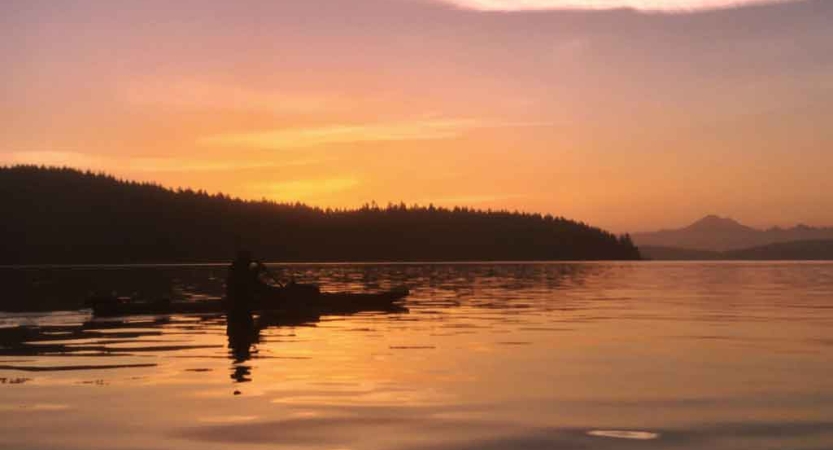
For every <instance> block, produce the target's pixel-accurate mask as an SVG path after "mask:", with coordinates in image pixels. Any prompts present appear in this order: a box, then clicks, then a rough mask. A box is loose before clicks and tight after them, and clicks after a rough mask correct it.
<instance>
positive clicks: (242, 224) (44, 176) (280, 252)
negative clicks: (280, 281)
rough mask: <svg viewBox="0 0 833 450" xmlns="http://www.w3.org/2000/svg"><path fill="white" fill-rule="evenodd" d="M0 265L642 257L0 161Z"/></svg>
mask: <svg viewBox="0 0 833 450" xmlns="http://www.w3.org/2000/svg"><path fill="white" fill-rule="evenodd" d="M0 211H3V217H4V218H3V222H4V223H3V230H2V231H3V235H2V237H0V239H2V251H0V264H8V265H14V264H82V263H92V264H103V263H145V262H146V263H163V262H219V261H227V260H229V259H230V258H231V257H232V256H233V255H234V254H235V250H236V249H237V248H239V246H241V245H243V246H246V247H247V248H249V249H251V250H253V251H254V252H256V253H257V255H258V256H259V257H260V259H262V260H264V261H287V262H297V261H319V262H326V261H450V260H458V261H473V260H485V261H495V260H513V261H519V260H628V259H639V257H640V255H639V250H638V249H637V248H636V247H635V246H634V244H633V243H632V242H631V239H630V237H629V236H627V235H624V236H620V237H617V236H615V235H613V234H611V233H608V232H606V231H603V230H601V229H599V228H594V227H591V226H589V225H586V224H584V223H580V222H576V221H572V220H568V219H565V218H563V217H553V216H550V215H546V216H544V215H540V214H527V213H518V212H508V211H482V210H475V209H469V208H453V209H446V208H436V207H434V206H428V207H420V206H413V207H408V206H406V205H404V204H399V205H389V206H387V207H385V208H380V207H377V206H375V205H367V206H365V207H362V208H360V209H355V210H333V209H326V210H325V209H320V208H313V207H309V206H305V205H302V204H281V203H275V202H271V201H266V200H264V201H245V200H240V199H236V198H231V197H229V196H226V195H223V194H216V195H209V194H207V193H205V192H203V191H193V190H190V189H185V190H183V189H178V190H171V189H167V188H164V187H161V186H158V185H155V184H148V183H136V182H129V181H121V180H118V179H116V178H114V177H112V176H108V175H103V174H94V173H91V172H82V171H78V170H75V169H68V168H46V167H36V166H14V167H2V168H0Z"/></svg>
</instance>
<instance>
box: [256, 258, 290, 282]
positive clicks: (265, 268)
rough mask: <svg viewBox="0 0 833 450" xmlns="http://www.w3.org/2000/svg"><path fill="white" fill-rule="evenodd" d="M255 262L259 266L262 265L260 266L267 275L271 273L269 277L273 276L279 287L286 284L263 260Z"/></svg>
mask: <svg viewBox="0 0 833 450" xmlns="http://www.w3.org/2000/svg"><path fill="white" fill-rule="evenodd" d="M255 263H256V264H257V266H258V267H260V268H261V269H262V270H263V272H264V273H265V274H266V275H269V278H271V279H272V281H274V282H275V284H277V285H278V286H279V287H284V284H283V283H281V281H280V280H279V279H278V277H277V276H275V274H274V273H273V272H272V271H271V270H269V268H268V267H266V266H265V265H264V264H263V263H262V262H260V261H255Z"/></svg>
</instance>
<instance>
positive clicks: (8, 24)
mask: <svg viewBox="0 0 833 450" xmlns="http://www.w3.org/2000/svg"><path fill="white" fill-rule="evenodd" d="M622 8H626V9H628V11H623V10H621V9H622ZM635 11H637V12H644V13H645V14H642V13H637V12H635ZM521 12H522V14H518V13H521ZM665 13H673V14H665ZM831 18H833V5H831V2H829V1H824V0H821V1H819V0H816V1H780V2H779V1H775V2H769V1H757V0H750V1H729V0H708V1H658V0H651V1H638V0H600V1H585V2H580V1H571V0H564V1H561V0H525V1H508V0H507V1H503V0H409V1H401V0H356V1H354V2H350V7H349V8H345V7H344V5H341V3H339V2H332V1H328V0H310V1H303V2H302V1H286V2H266V1H263V2H260V1H256V2H252V3H250V4H248V5H247V6H246V7H242V6H238V5H235V4H232V3H229V2H220V1H205V2H187V1H186V2H176V3H171V2H163V1H147V2H136V3H131V4H130V6H128V5H127V4H122V3H117V2H101V1H94V0H83V1H78V2H72V3H61V4H60V5H56V4H55V3H54V2H46V1H43V2H41V1H25V2H24V1H16V0H15V1H9V2H3V4H2V6H0V24H2V26H3V29H4V34H5V35H6V39H4V40H3V42H2V43H0V60H2V61H4V64H3V65H4V69H5V70H4V72H3V75H2V76H0V77H2V79H3V83H2V87H0V91H2V92H0V131H1V132H2V134H0V164H48V165H66V166H71V167H78V168H82V169H92V170H95V171H104V172H108V173H112V174H114V175H116V176H118V177H122V178H127V179H135V180H140V181H150V182H158V183H161V184H163V185H165V186H169V187H173V188H176V187H183V188H186V187H190V188H193V189H203V190H206V191H208V192H224V193H227V194H230V195H233V196H239V197H243V198H249V199H261V198H269V199H273V200H279V201H292V202H294V201H301V202H308V203H311V204H314V205H317V206H322V207H357V206H360V205H362V204H364V203H369V202H373V201H375V202H377V203H378V204H381V205H384V204H387V203H388V202H393V203H397V204H398V203H399V202H405V203H407V204H414V203H420V204H428V203H434V204H440V205H445V206H455V205H461V206H476V207H481V208H493V209H504V208H505V209H510V210H523V211H533V212H541V213H551V214H554V215H561V216H566V217H570V218H575V219H577V220H582V221H586V222H588V223H592V224H594V225H598V226H601V227H604V228H607V229H611V230H614V231H617V232H624V231H639V230H651V229H658V228H662V227H672V226H680V225H683V224H686V223H690V222H691V221H693V220H694V219H697V218H699V217H701V216H703V215H705V214H708V213H715V214H721V215H727V216H732V217H734V218H737V219H738V220H740V221H742V222H743V223H747V224H750V225H755V226H761V227H768V226H773V225H784V226H791V225H794V224H795V223H799V222H803V223H808V224H812V225H828V224H833V212H831V211H833V208H831V207H830V206H831V205H830V201H829V199H828V198H827V197H829V196H827V195H826V194H825V193H826V192H829V191H831V190H833V178H831V177H830V176H829V173H830V172H831V171H833V156H831V152H830V147H831V144H833V131H831V130H833V129H831V128H830V127H829V126H827V121H825V120H824V119H823V118H826V117H831V116H833V106H831V105H833V86H832V85H831V84H830V80H831V79H833V65H831V64H830V55H831V54H833V32H832V31H831V27H830V23H831Z"/></svg>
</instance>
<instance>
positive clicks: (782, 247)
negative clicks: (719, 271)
mask: <svg viewBox="0 0 833 450" xmlns="http://www.w3.org/2000/svg"><path fill="white" fill-rule="evenodd" d="M639 251H640V252H641V253H642V256H643V257H644V258H646V259H651V260H657V261H712V260H724V261H732V260H746V261H779V260H780V261H833V239H828V240H805V241H792V242H779V243H776V244H768V245H763V246H760V247H751V248H744V249H740V250H728V251H724V252H718V251H711V250H690V249H684V248H673V247H653V246H650V245H646V246H641V247H639Z"/></svg>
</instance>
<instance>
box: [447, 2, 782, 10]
mask: <svg viewBox="0 0 833 450" xmlns="http://www.w3.org/2000/svg"><path fill="white" fill-rule="evenodd" d="M434 1H437V2H442V3H448V4H451V5H454V6H456V7H459V8H463V9H473V10H477V11H504V12H513V11H548V10H608V9H623V8H627V9H634V10H637V11H656V12H668V13H682V12H694V11H703V10H712V9H726V8H736V7H741V6H748V5H757V4H766V3H782V2H787V1H799V0H434Z"/></svg>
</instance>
